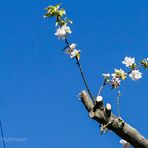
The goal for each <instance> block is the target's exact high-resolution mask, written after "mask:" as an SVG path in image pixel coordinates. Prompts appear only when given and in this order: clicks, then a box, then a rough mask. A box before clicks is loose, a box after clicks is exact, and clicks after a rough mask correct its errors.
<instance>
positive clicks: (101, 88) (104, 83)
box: [98, 79, 106, 96]
mask: <svg viewBox="0 0 148 148" xmlns="http://www.w3.org/2000/svg"><path fill="white" fill-rule="evenodd" d="M105 85H106V80H105V79H104V82H103V84H102V85H101V87H100V89H99V92H98V96H100V94H101V92H102V90H103V88H104V86H105Z"/></svg>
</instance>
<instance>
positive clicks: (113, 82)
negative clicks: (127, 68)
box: [111, 77, 121, 88]
mask: <svg viewBox="0 0 148 148" xmlns="http://www.w3.org/2000/svg"><path fill="white" fill-rule="evenodd" d="M120 82H121V80H120V79H119V78H116V77H113V78H112V80H111V85H112V87H113V88H118V87H119V86H120Z"/></svg>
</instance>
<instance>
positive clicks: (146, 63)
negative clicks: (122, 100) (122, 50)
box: [102, 57, 148, 88]
mask: <svg viewBox="0 0 148 148" xmlns="http://www.w3.org/2000/svg"><path fill="white" fill-rule="evenodd" d="M122 64H125V66H126V67H127V68H129V70H130V71H129V72H128V73H126V72H124V70H122V69H115V72H114V73H113V74H109V73H106V74H102V75H103V77H104V80H105V83H106V84H109V85H111V86H112V88H118V87H119V86H120V83H121V80H125V79H126V78H127V76H129V77H130V78H131V79H132V80H139V79H141V78H142V73H141V72H140V71H139V70H138V68H139V67H140V66H143V67H144V68H145V69H147V68H148V58H145V59H143V60H141V61H140V65H139V66H137V64H136V63H135V58H134V57H133V58H132V57H125V58H124V60H123V61H122Z"/></svg>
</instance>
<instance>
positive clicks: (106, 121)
mask: <svg viewBox="0 0 148 148" xmlns="http://www.w3.org/2000/svg"><path fill="white" fill-rule="evenodd" d="M80 96H81V100H82V102H83V104H84V106H85V108H86V109H87V111H88V112H89V116H90V118H92V119H94V120H96V121H97V122H98V123H99V124H102V125H104V126H106V127H107V128H108V129H110V130H112V131H113V132H114V133H116V134H117V135H118V136H119V137H121V138H122V139H124V140H126V141H127V142H129V143H130V144H131V145H132V146H134V147H135V148H148V140H147V139H145V138H144V137H143V136H142V135H141V134H140V133H139V132H138V131H137V130H136V129H135V128H133V127H132V126H130V125H129V124H127V123H126V122H125V121H123V119H121V118H120V117H116V116H115V115H113V114H112V113H111V114H110V116H108V113H107V112H106V108H105V107H104V106H101V107H99V108H97V107H96V104H97V103H98V102H97V103H95V104H93V102H92V101H91V99H90V98H89V96H88V94H87V92H86V91H84V90H83V91H82V92H81V95H80Z"/></svg>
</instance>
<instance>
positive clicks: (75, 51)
mask: <svg viewBox="0 0 148 148" xmlns="http://www.w3.org/2000/svg"><path fill="white" fill-rule="evenodd" d="M79 53H80V50H77V49H74V50H73V51H72V52H71V53H70V57H71V58H75V57H76V56H77V55H78V54H79Z"/></svg>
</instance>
